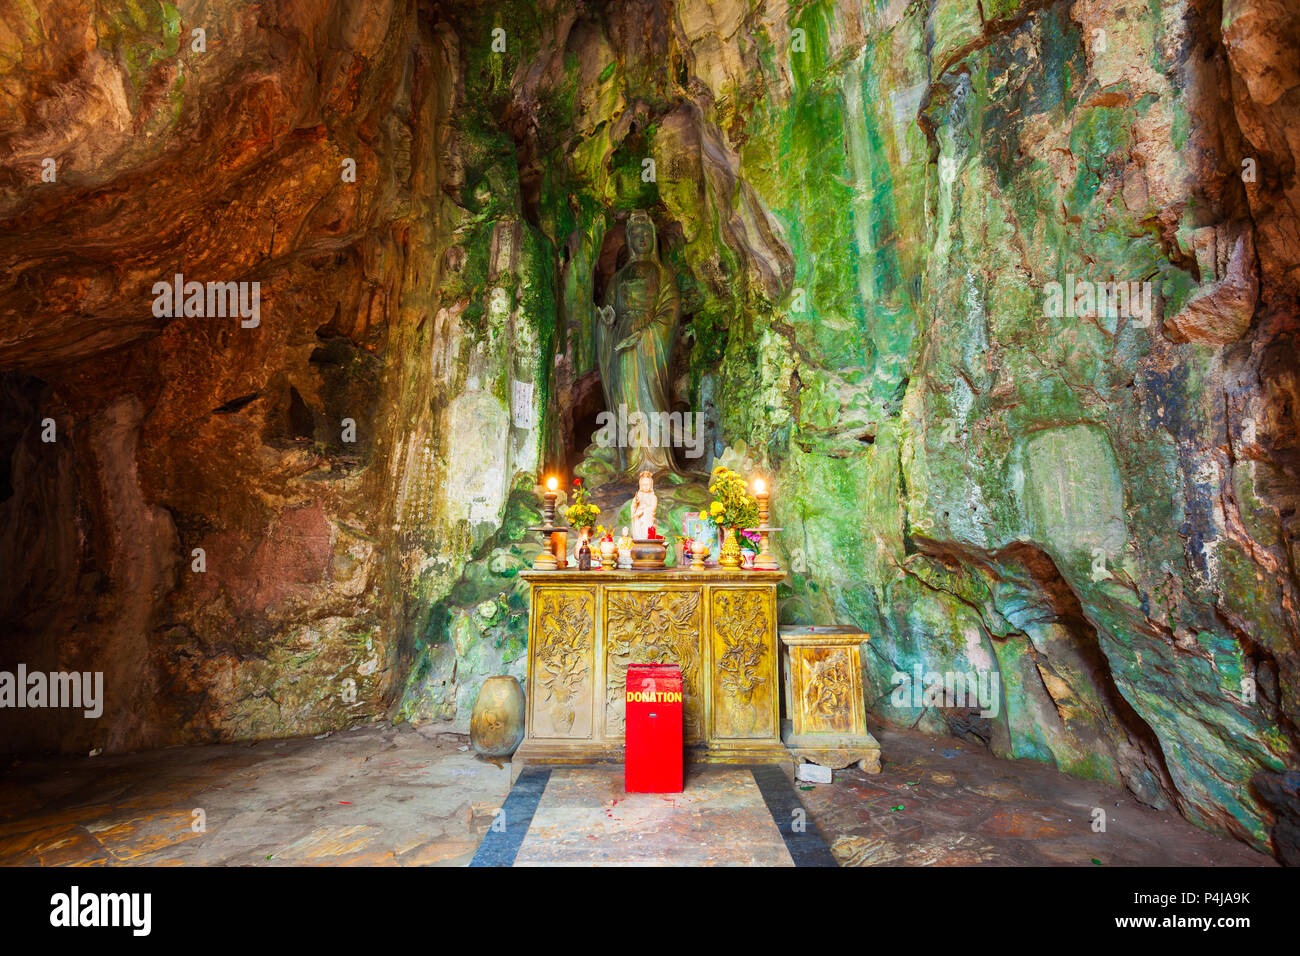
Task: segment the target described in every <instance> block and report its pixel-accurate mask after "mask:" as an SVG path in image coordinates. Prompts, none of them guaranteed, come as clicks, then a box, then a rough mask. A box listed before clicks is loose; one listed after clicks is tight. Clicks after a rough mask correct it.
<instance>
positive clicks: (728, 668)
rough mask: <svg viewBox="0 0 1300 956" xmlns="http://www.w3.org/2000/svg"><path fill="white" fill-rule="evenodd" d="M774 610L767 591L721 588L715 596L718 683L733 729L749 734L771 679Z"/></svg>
mask: <svg viewBox="0 0 1300 956" xmlns="http://www.w3.org/2000/svg"><path fill="white" fill-rule="evenodd" d="M770 615H771V612H770V611H769V609H768V602H767V598H766V596H765V595H763V594H762V593H757V592H743V591H719V592H715V593H714V597H713V633H714V637H715V643H714V653H715V659H716V662H717V664H716V666H717V671H718V683H719V686H720V687H721V690H722V692H723V694H724V696H725V697H726V706H727V711H728V714H729V716H730V721H731V732H732V734H733V735H735V736H738V737H747V736H750V735H751V734H752V733H753V732H754V730H755V727H756V726H757V725H758V719H759V713H760V705H761V704H763V703H765V702H766V699H767V697H766V691H767V688H764V689H763V690H764V692H763V693H758V692H759V689H760V686H761V685H764V684H769V683H770V680H769V678H770V674H769V671H770V669H771V661H770V659H769V658H770V654H769V647H770V642H771V629H772V622H771V616H770Z"/></svg>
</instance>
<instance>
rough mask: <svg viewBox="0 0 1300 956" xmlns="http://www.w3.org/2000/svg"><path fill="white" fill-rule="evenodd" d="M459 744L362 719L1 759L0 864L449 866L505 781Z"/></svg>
mask: <svg viewBox="0 0 1300 956" xmlns="http://www.w3.org/2000/svg"><path fill="white" fill-rule="evenodd" d="M468 743H469V741H468V740H467V739H466V738H465V737H462V736H455V735H448V734H439V733H437V732H436V731H433V730H429V729H427V728H421V729H420V730H413V729H411V728H410V727H406V726H403V727H400V728H394V727H391V726H387V725H379V724H372V725H369V726H366V727H362V728H359V729H356V730H352V731H347V732H343V733H336V734H332V735H330V736H328V737H324V738H321V739H311V738H304V739H295V740H280V741H261V742H259V743H255V744H251V745H249V744H222V745H218V746H212V747H183V748H179V747H178V748H172V749H169V750H157V751H150V752H146V753H139V754H130V755H126V756H120V757H61V758H49V759H38V760H22V761H21V762H19V763H18V764H17V765H16V766H11V767H10V768H9V769H8V770H3V769H0V865H5V866H14V865H32V866H35V865H43V866H57V865H65V864H82V865H86V864H91V865H94V864H114V863H117V864H132V865H136V864H143V865H153V866H171V865H181V864H260V865H265V866H276V865H291V866H292V865H297V866H301V865H329V866H334V865H347V866H355V865H361V866H370V865H389V866H422V865H436V866H461V865H464V864H466V863H468V862H469V861H470V859H471V858H472V857H473V856H474V851H475V849H476V848H477V847H478V843H479V840H480V839H481V838H482V836H483V834H484V832H486V830H487V828H488V826H489V824H490V823H491V822H492V816H493V814H494V813H495V812H496V809H497V808H498V807H499V806H500V805H501V803H502V801H503V800H504V799H505V796H506V794H507V792H508V791H509V789H510V768H509V764H505V765H502V766H496V765H494V764H491V763H486V762H484V761H481V760H478V759H476V758H475V757H474V755H473V754H472V753H471V752H469V748H468V746H467V744H468ZM0 767H3V765H2V764H0ZM196 810H201V811H203V812H202V822H203V825H204V827H205V829H204V831H203V832H197V831H196V829H195V821H196V820H198V819H199V815H198V814H196V813H195V811H196Z"/></svg>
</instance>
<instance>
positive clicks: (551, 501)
mask: <svg viewBox="0 0 1300 956" xmlns="http://www.w3.org/2000/svg"><path fill="white" fill-rule="evenodd" d="M542 497H543V498H544V499H545V500H546V506H545V508H544V509H543V511H542V514H543V519H542V520H543V522H544V523H545V525H546V527H548V528H554V527H555V498H556V491H555V478H554V477H551V478H547V479H546V494H545V495H543V496H542Z"/></svg>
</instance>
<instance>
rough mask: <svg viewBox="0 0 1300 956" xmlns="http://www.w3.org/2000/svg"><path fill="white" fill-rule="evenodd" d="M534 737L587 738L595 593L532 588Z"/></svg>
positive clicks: (593, 651)
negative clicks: (535, 607) (533, 607)
mask: <svg viewBox="0 0 1300 956" xmlns="http://www.w3.org/2000/svg"><path fill="white" fill-rule="evenodd" d="M533 600H534V601H535V602H537V606H538V610H539V612H540V613H538V614H537V615H536V616H535V617H534V620H535V621H536V632H535V633H534V634H533V661H532V666H533V673H534V674H535V675H536V676H535V679H534V681H533V694H532V696H531V698H530V699H529V701H528V706H529V708H530V715H531V724H530V726H531V727H532V731H531V735H532V736H534V737H590V736H591V725H592V716H593V714H592V703H593V688H594V682H595V677H594V672H595V667H594V663H595V632H596V590H595V588H541V587H539V588H536V589H534V592H533Z"/></svg>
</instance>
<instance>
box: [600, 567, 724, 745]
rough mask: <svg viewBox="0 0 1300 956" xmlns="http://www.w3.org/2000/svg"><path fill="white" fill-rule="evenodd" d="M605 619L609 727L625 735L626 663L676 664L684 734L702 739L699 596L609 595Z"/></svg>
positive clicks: (686, 593) (677, 593) (660, 593)
mask: <svg viewBox="0 0 1300 956" xmlns="http://www.w3.org/2000/svg"><path fill="white" fill-rule="evenodd" d="M608 601H609V603H608V608H607V611H606V616H605V623H606V627H605V633H606V665H605V673H606V679H605V683H606V696H605V725H606V727H605V729H606V732H607V733H609V734H611V735H618V734H621V733H623V729H624V728H623V720H624V700H625V691H626V689H627V666H628V664H676V665H678V666H679V667H680V668H681V669H682V680H683V683H684V684H685V689H686V694H685V698H686V699H685V701H684V713H683V715H682V718H683V724H684V727H685V730H686V733H687V734H688V735H690V736H696V737H698V736H701V729H700V702H701V701H702V700H703V696H702V694H701V688H700V592H699V591H698V590H694V591H610V592H609V597H608Z"/></svg>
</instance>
